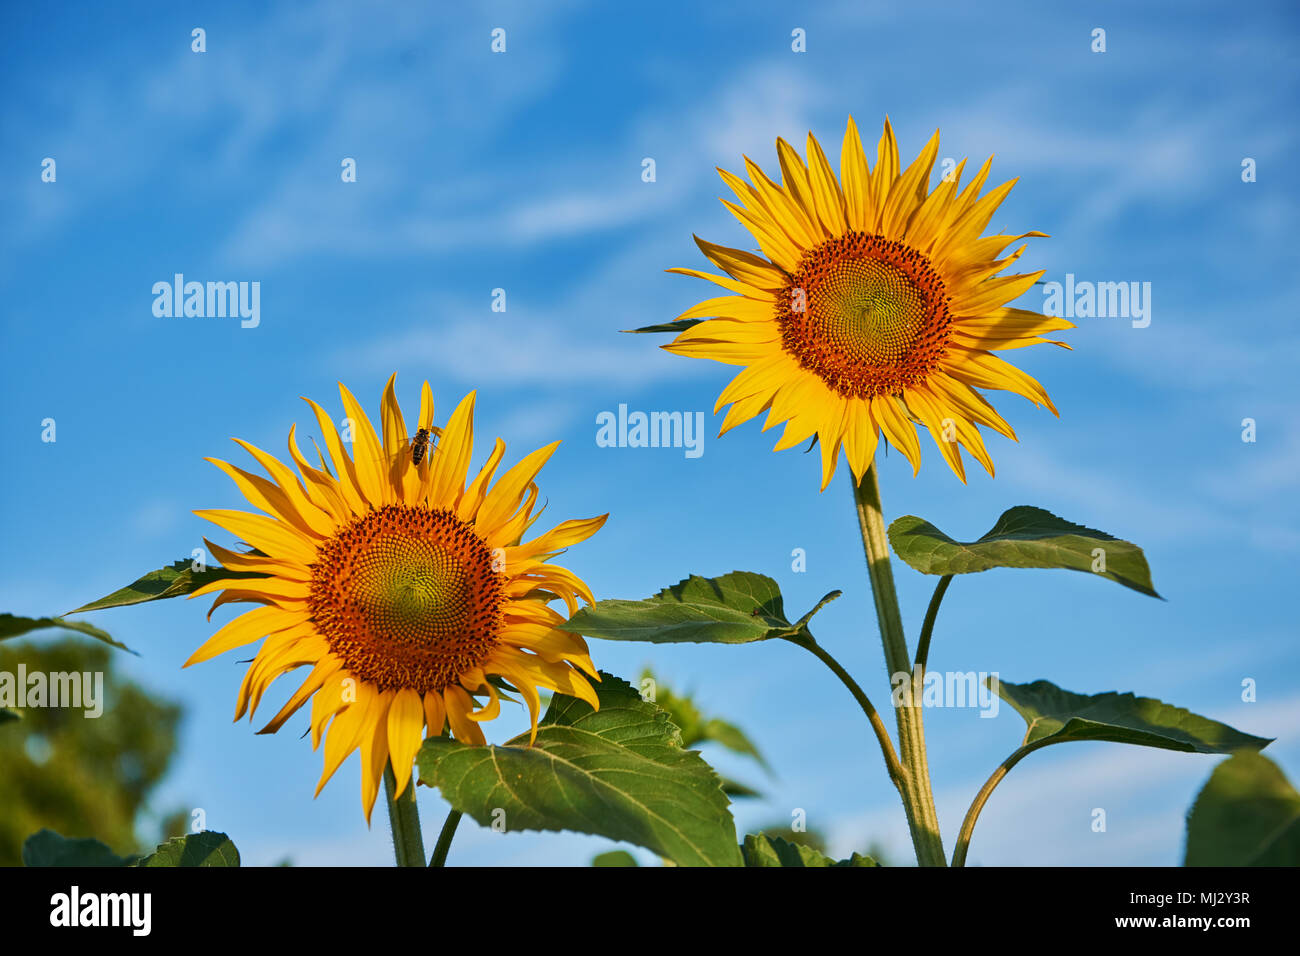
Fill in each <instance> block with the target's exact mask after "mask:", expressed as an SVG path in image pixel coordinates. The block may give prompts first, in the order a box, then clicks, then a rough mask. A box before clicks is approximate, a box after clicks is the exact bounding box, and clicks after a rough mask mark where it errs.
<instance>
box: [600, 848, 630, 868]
mask: <svg viewBox="0 0 1300 956" xmlns="http://www.w3.org/2000/svg"><path fill="white" fill-rule="evenodd" d="M591 865H592V866H640V865H641V864H639V863H637V861H636V857H634V856H633V855H632V854H631V853H628V852H627V850H610V851H609V852H607V853H598V854H596V857H595V858H594V859H593V860H592V861H591Z"/></svg>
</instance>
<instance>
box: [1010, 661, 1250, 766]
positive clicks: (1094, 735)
mask: <svg viewBox="0 0 1300 956" xmlns="http://www.w3.org/2000/svg"><path fill="white" fill-rule="evenodd" d="M988 685H989V687H990V688H992V689H994V690H996V691H997V692H998V694H999V695H1000V696H1001V697H1002V699H1003V700H1005V701H1007V703H1009V704H1010V705H1011V706H1012V707H1014V708H1015V709H1016V710H1017V711H1018V712H1019V713H1020V716H1021V717H1023V718H1024V719H1025V723H1026V724H1028V725H1029V726H1028V729H1027V730H1026V731H1025V739H1024V743H1025V744H1034V743H1039V742H1044V743H1048V744H1055V743H1064V742H1066V741H1070V740H1109V741H1113V742H1115V743H1121V744H1138V745H1140V746H1143V747H1158V748H1160V749H1161V750H1179V751H1183V752H1185V753H1202V754H1226V753H1232V752H1233V751H1236V750H1260V749H1261V748H1263V747H1265V746H1267V745H1268V744H1270V743H1272V738H1268V737H1253V736H1251V735H1250V734H1243V733H1242V732H1241V731H1239V730H1235V729H1233V728H1232V727H1229V726H1228V725H1227V724H1221V723H1219V722H1218V721H1217V720H1210V719H1209V718H1208V717H1200V716H1198V715H1196V714H1193V713H1191V712H1190V711H1186V710H1183V708H1181V707H1175V706H1173V705H1172V704H1166V703H1164V702H1163V701H1159V700H1156V699H1154V698H1152V697H1135V696H1134V695H1132V694H1119V693H1116V692H1114V691H1111V692H1109V693H1105V694H1093V695H1091V696H1088V695H1084V694H1074V693H1071V692H1070V691H1068V690H1061V688H1059V687H1057V686H1056V685H1055V684H1052V683H1050V682H1048V681H1045V680H1037V681H1034V682H1033V683H1032V684H1012V683H1010V682H1008V681H1002V680H997V679H996V678H989V680H988Z"/></svg>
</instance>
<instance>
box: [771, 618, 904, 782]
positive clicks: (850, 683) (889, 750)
mask: <svg viewBox="0 0 1300 956" xmlns="http://www.w3.org/2000/svg"><path fill="white" fill-rule="evenodd" d="M791 641H792V642H793V643H795V644H798V645H799V646H800V647H803V648H806V649H807V650H809V651H811V652H812V654H813V655H814V656H815V657H816V658H817V659H818V660H820V661H821V662H822V663H824V664H825V665H826V666H827V667H829V668H830V669H831V672H832V673H833V674H834V675H835V676H836V677H838V678H839V679H840V682H841V683H843V684H844V686H845V687H847V688H848V689H849V693H850V694H852V695H853V699H854V700H856V701H857V702H858V706H859V707H861V708H862V712H863V713H864V714H866V715H867V720H869V721H870V722H871V729H872V730H874V731H875V732H876V739H877V740H878V741H879V742H880V752H881V753H882V754H883V755H884V757H885V769H886V770H888V771H889V779H890V780H892V781H894V786H895V787H898V789H899V793H902V789H903V768H902V766H901V765H900V764H899V762H898V755H897V754H896V753H894V742H893V741H892V740H890V739H889V730H888V729H887V728H886V727H885V722H884V721H883V720H882V719H881V718H880V713H879V712H878V711H877V710H876V708H875V706H874V705H872V703H871V700H870V699H869V698H868V697H867V695H866V693H865V692H864V691H863V690H862V688H861V687H859V686H858V682H857V681H855V680H854V679H853V678H852V677H851V676H850V675H849V672H848V671H846V670H845V669H844V668H843V667H842V666H841V665H840V662H839V661H837V660H836V659H835V658H834V657H832V656H831V654H830V652H829V651H827V650H826V649H825V648H824V647H822V646H821V645H820V644H818V643H817V642H816V641H815V640H814V639H813V636H812V635H811V634H805V635H803V636H802V637H798V638H791Z"/></svg>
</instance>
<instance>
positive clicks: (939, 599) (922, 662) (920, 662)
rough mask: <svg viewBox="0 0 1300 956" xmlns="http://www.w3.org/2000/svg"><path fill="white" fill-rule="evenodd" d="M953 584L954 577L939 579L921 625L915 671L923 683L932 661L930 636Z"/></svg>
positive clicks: (946, 576) (947, 575) (945, 576)
mask: <svg viewBox="0 0 1300 956" xmlns="http://www.w3.org/2000/svg"><path fill="white" fill-rule="evenodd" d="M950 584H952V575H951V574H945V575H944V576H943V577H941V578H940V579H939V583H938V584H936V585H935V586H934V594H932V595H930V606H929V607H927V608H926V609H925V621H924V622H923V623H922V624H921V639H920V640H918V641H917V642H916V665H915V668H914V669H915V671H916V673H918V674H920V675H921V677H920V679H921V681H922V682H924V681H925V666H926V664H927V663H929V660H930V636H931V635H932V634H933V633H934V621H935V618H937V617H938V616H939V605H940V604H942V603H943V596H944V595H945V594H947V593H948V585H950Z"/></svg>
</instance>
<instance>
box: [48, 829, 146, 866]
mask: <svg viewBox="0 0 1300 956" xmlns="http://www.w3.org/2000/svg"><path fill="white" fill-rule="evenodd" d="M132 860H133V858H132V857H124V856H118V855H117V854H116V853H114V852H113V851H112V850H110V849H109V848H108V847H106V846H105V845H104V844H102V843H100V842H99V841H98V840H92V839H90V838H89V837H85V838H82V839H69V838H67V837H65V836H60V835H59V834H57V833H55V832H54V831H53V830H38V831H37V832H36V833H33V834H32V835H31V836H29V837H28V838H27V840H26V841H25V842H24V843H23V865H24V866H130V865H131V863H132Z"/></svg>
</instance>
